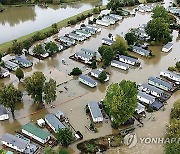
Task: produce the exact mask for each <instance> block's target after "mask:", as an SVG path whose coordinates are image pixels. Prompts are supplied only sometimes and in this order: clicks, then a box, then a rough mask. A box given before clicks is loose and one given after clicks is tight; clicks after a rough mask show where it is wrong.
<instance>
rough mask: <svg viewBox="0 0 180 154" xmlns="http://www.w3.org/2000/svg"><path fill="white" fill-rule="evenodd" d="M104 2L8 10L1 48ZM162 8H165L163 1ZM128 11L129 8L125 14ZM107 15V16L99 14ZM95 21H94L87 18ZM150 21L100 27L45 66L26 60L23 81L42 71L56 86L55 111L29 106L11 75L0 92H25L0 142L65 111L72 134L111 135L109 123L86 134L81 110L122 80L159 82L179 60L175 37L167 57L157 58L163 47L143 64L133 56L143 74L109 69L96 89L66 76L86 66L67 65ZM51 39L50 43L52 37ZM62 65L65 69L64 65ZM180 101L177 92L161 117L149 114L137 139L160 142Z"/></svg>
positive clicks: (156, 149)
mask: <svg viewBox="0 0 180 154" xmlns="http://www.w3.org/2000/svg"><path fill="white" fill-rule="evenodd" d="M107 2H108V0H103V2H102V1H97V2H96V1H93V2H87V3H83V2H79V3H76V4H71V5H63V6H52V7H51V6H50V7H48V8H41V7H39V6H34V7H25V6H23V7H18V8H8V9H7V10H5V11H4V12H2V13H0V44H1V43H3V42H6V41H9V40H13V39H15V38H18V37H20V36H23V35H26V34H29V33H31V32H34V31H37V30H40V29H42V28H45V27H47V26H50V25H51V24H53V23H55V22H58V21H60V20H63V19H65V18H67V17H70V16H73V15H75V14H78V13H80V12H83V11H85V10H87V9H91V8H93V7H94V6H97V5H104V4H106V3H107ZM165 3H166V4H167V3H169V1H168V0H165ZM126 9H128V10H132V9H133V8H126ZM103 13H109V11H108V10H104V11H102V12H101V14H103ZM91 18H93V17H91ZM150 19H151V13H139V12H137V13H136V15H135V16H129V17H125V18H124V19H123V20H122V21H119V22H118V23H116V24H115V25H113V26H109V27H101V28H102V31H101V33H98V34H96V35H94V36H92V37H91V38H89V39H88V40H86V41H84V42H81V43H77V45H76V46H73V47H70V48H68V49H67V50H64V51H63V52H61V53H58V54H56V55H54V56H52V57H49V58H47V59H45V60H41V61H39V60H38V59H36V58H34V57H32V56H29V55H28V56H27V58H28V59H29V60H31V61H32V62H33V66H32V67H31V68H28V69H23V71H24V73H25V76H26V77H27V76H30V75H32V74H33V73H34V72H36V71H41V72H43V73H44V74H45V76H46V77H47V78H53V79H54V80H56V82H57V85H59V86H58V87H57V99H56V101H55V102H53V105H55V108H50V107H47V108H45V109H44V108H43V109H42V110H39V108H38V107H39V106H37V104H35V103H34V102H33V100H32V99H31V97H30V96H28V95H27V92H26V91H25V89H24V85H23V83H22V82H19V81H18V79H17V78H16V76H15V73H14V72H11V76H10V78H5V79H0V88H2V86H3V85H4V84H5V85H7V84H9V83H13V84H14V85H15V87H17V88H19V89H20V90H21V91H22V92H23V101H22V102H23V103H19V104H18V105H17V107H16V110H15V117H16V120H13V118H12V116H11V114H9V115H10V119H9V120H6V121H2V122H0V137H1V136H2V135H3V134H4V133H7V132H8V133H11V134H14V133H15V131H16V130H18V129H19V128H20V127H21V126H22V125H24V124H26V123H28V122H33V123H35V122H36V121H37V119H40V118H44V116H45V115H46V114H47V113H55V112H56V111H57V110H61V111H63V113H64V114H65V116H66V117H68V118H69V121H70V123H71V124H72V125H73V127H74V128H75V129H76V130H79V131H80V132H81V133H82V134H83V136H84V138H83V140H88V139H91V138H97V137H101V136H105V135H108V134H112V133H114V132H116V130H114V129H112V127H111V124H110V122H109V123H105V122H104V123H103V124H99V125H98V133H92V132H91V131H88V130H87V129H86V128H85V126H87V125H90V120H89V119H88V116H87V115H86V112H85V106H86V105H87V103H88V102H90V101H99V100H101V99H103V98H104V96H105V92H106V89H107V87H108V85H110V84H111V83H115V82H120V81H121V80H123V79H125V80H131V81H134V82H136V83H137V84H139V83H145V82H147V80H148V78H149V77H150V76H159V72H160V71H161V70H166V69H167V68H168V67H169V66H175V63H176V62H177V60H178V59H180V54H179V52H180V51H179V49H180V37H179V36H178V32H177V31H175V30H174V31H173V33H172V34H173V41H172V42H173V49H172V51H171V52H169V53H164V52H161V49H162V46H150V47H149V49H150V50H152V53H153V54H154V55H155V56H154V57H153V58H144V57H142V56H138V55H137V54H136V55H135V54H132V55H134V56H136V57H137V58H139V61H140V62H141V68H134V67H131V68H130V69H129V71H128V72H124V71H121V70H120V69H116V68H112V67H108V68H107V69H106V71H107V72H108V73H109V74H110V80H109V81H108V82H107V83H105V84H98V86H97V87H96V88H94V89H92V88H89V87H87V86H86V85H83V84H81V83H79V82H78V79H77V78H76V77H72V76H69V75H68V74H69V73H70V72H71V70H72V68H74V67H79V68H80V69H81V70H82V71H83V74H87V73H89V72H90V71H91V68H89V67H88V66H86V65H84V64H82V63H79V62H76V61H73V60H71V59H69V56H71V55H73V54H74V53H76V52H78V51H80V49H81V48H87V49H92V50H97V49H98V47H99V46H101V40H102V38H107V37H108V34H109V33H111V34H113V35H114V36H115V35H117V34H118V35H121V36H124V34H126V33H127V32H128V30H129V29H130V28H137V27H138V26H139V25H142V24H146V23H147V22H148V21H149V20H150ZM82 23H85V24H87V23H88V19H86V20H85V21H83V22H81V23H78V24H77V25H75V26H70V27H64V28H62V29H61V30H60V32H59V34H58V36H64V35H65V34H67V33H70V32H71V31H73V30H75V29H77V28H79V27H80V25H81V24H82ZM51 39H52V37H51ZM62 60H64V61H65V62H66V65H65V64H63V63H62ZM178 98H180V90H179V91H177V92H175V93H174V94H173V95H172V96H171V98H170V99H169V100H168V101H167V105H165V110H164V111H158V112H153V113H152V114H147V118H146V119H145V122H144V123H145V125H144V127H141V128H137V129H136V130H135V132H136V134H137V136H138V137H163V136H164V135H165V131H166V124H168V122H169V114H170V111H171V108H172V106H173V103H174V102H175V101H176V100H177V99H178ZM152 116H153V117H155V118H156V121H151V120H149V119H148V118H149V117H152ZM76 145H77V143H74V144H72V145H71V146H70V148H72V149H73V150H72V153H75V154H77V153H79V151H78V150H77V148H76ZM107 153H108V154H118V153H119V154H151V153H152V154H162V153H163V145H161V144H148V145H147V144H139V143H138V144H137V146H135V147H133V148H131V149H129V148H127V147H125V146H121V147H120V148H112V149H109V150H108V151H107Z"/></svg>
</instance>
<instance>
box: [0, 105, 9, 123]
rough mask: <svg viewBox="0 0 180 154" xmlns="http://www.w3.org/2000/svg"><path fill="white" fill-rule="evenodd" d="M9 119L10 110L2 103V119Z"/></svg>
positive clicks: (0, 108) (0, 114)
mask: <svg viewBox="0 0 180 154" xmlns="http://www.w3.org/2000/svg"><path fill="white" fill-rule="evenodd" d="M7 119H9V115H8V112H7V110H6V108H5V107H4V106H3V105H0V121H3V120H7Z"/></svg>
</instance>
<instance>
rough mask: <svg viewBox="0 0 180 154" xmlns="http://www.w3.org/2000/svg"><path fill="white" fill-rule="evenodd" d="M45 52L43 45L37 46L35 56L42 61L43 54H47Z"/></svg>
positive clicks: (34, 50)
mask: <svg viewBox="0 0 180 154" xmlns="http://www.w3.org/2000/svg"><path fill="white" fill-rule="evenodd" d="M45 52H46V51H45V49H44V48H43V46H42V45H41V44H38V45H36V46H35V47H34V49H33V53H34V55H35V56H37V57H38V58H39V59H40V57H41V55H42V54H45Z"/></svg>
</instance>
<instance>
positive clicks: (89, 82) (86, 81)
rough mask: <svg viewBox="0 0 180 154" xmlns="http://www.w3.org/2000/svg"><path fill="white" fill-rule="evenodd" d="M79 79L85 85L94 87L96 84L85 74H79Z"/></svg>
mask: <svg viewBox="0 0 180 154" xmlns="http://www.w3.org/2000/svg"><path fill="white" fill-rule="evenodd" d="M79 81H80V82H82V83H84V84H85V85H87V86H89V87H91V88H94V87H96V86H97V82H96V81H94V80H93V79H91V78H89V77H87V76H86V75H81V76H80V77H79Z"/></svg>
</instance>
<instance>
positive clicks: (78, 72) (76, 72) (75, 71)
mask: <svg viewBox="0 0 180 154" xmlns="http://www.w3.org/2000/svg"><path fill="white" fill-rule="evenodd" d="M80 74H82V71H81V70H80V69H79V68H78V67H75V68H73V70H72V71H71V73H70V75H80Z"/></svg>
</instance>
